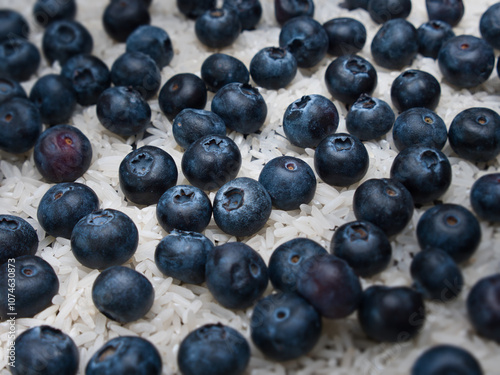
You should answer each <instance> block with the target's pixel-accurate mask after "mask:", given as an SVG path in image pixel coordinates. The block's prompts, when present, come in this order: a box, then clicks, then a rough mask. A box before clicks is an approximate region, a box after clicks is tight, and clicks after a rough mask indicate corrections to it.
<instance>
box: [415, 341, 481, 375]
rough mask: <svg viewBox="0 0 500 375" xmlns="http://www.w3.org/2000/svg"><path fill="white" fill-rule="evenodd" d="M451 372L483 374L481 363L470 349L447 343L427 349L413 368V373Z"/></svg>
mask: <svg viewBox="0 0 500 375" xmlns="http://www.w3.org/2000/svg"><path fill="white" fill-rule="evenodd" d="M449 372H450V373H456V374H468V375H483V370H482V369H481V365H480V364H479V362H478V360H477V359H476V358H475V357H474V356H473V355H472V354H471V353H470V352H469V351H467V350H465V349H463V348H460V347H458V346H454V345H445V344H441V345H435V346H433V347H431V348H429V349H427V350H425V351H424V352H423V353H422V354H420V356H419V357H418V358H417V359H416V360H415V362H414V363H413V366H412V368H411V375H441V374H445V373H449Z"/></svg>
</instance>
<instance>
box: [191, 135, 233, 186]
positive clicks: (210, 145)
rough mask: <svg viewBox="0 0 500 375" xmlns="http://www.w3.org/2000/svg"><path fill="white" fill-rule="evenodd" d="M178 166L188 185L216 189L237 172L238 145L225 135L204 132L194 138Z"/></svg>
mask: <svg viewBox="0 0 500 375" xmlns="http://www.w3.org/2000/svg"><path fill="white" fill-rule="evenodd" d="M181 168H182V172H183V174H184V177H186V178H187V180H188V181H189V183H190V184H191V185H194V186H196V187H198V188H200V189H202V190H216V189H218V188H220V187H221V186H222V185H224V184H225V183H226V182H229V181H230V180H232V179H233V178H235V177H236V176H237V175H238V172H239V170H240V168H241V153H240V149H239V148H238V146H237V145H236V143H234V141H233V140H232V139H231V138H228V137H226V136H224V135H216V134H214V135H207V136H205V137H202V138H199V139H198V140H196V141H194V142H193V143H192V144H191V145H190V146H189V148H188V149H187V150H186V151H185V152H184V154H183V155H182V160H181Z"/></svg>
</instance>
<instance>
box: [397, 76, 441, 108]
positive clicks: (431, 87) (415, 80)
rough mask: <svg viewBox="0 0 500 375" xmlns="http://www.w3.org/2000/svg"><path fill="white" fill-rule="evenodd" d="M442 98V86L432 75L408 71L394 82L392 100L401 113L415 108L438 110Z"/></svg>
mask: <svg viewBox="0 0 500 375" xmlns="http://www.w3.org/2000/svg"><path fill="white" fill-rule="evenodd" d="M440 97H441V85H440V84H439V82H438V80H437V79H436V78H435V77H434V76H433V75H432V74H430V73H427V72H424V71H423V70H417V69H408V70H406V71H404V72H403V73H401V74H400V75H399V76H397V77H396V79H395V80H394V81H393V82H392V85H391V100H392V104H393V105H394V107H396V108H397V109H398V110H399V112H404V111H406V110H407V109H410V108H414V107H425V108H428V109H430V110H432V111H434V110H435V109H436V107H437V106H438V103H439V99H440Z"/></svg>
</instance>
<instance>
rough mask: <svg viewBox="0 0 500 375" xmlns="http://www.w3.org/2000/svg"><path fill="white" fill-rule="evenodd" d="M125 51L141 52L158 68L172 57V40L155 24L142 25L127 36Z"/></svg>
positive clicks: (162, 66)
mask: <svg viewBox="0 0 500 375" xmlns="http://www.w3.org/2000/svg"><path fill="white" fill-rule="evenodd" d="M126 51H127V52H142V53H144V54H146V55H148V56H149V57H151V58H152V59H153V60H154V62H155V63H156V65H158V68H160V70H161V69H162V68H164V67H165V66H167V65H168V64H170V62H171V61H172V59H173V58H174V49H173V47H172V40H171V39H170V36H169V35H168V33H167V32H166V31H165V30H164V29H162V28H160V27H157V26H151V25H142V26H139V27H138V28H137V29H135V30H134V31H133V32H132V34H130V35H129V36H128V38H127V44H126Z"/></svg>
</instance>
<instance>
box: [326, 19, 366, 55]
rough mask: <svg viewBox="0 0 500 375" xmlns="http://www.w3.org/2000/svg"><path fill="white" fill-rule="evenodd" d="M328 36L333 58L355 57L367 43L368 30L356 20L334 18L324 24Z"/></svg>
mask: <svg viewBox="0 0 500 375" xmlns="http://www.w3.org/2000/svg"><path fill="white" fill-rule="evenodd" d="M323 28H324V29H325V31H326V33H327V34H328V53H329V54H330V55H333V56H342V55H354V54H356V53H358V52H359V51H361V50H362V49H363V47H364V45H365V43H366V28H365V26H364V25H363V24H362V23H361V22H359V21H358V20H356V19H354V18H349V17H339V18H333V19H331V20H329V21H327V22H325V23H324V24H323Z"/></svg>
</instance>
